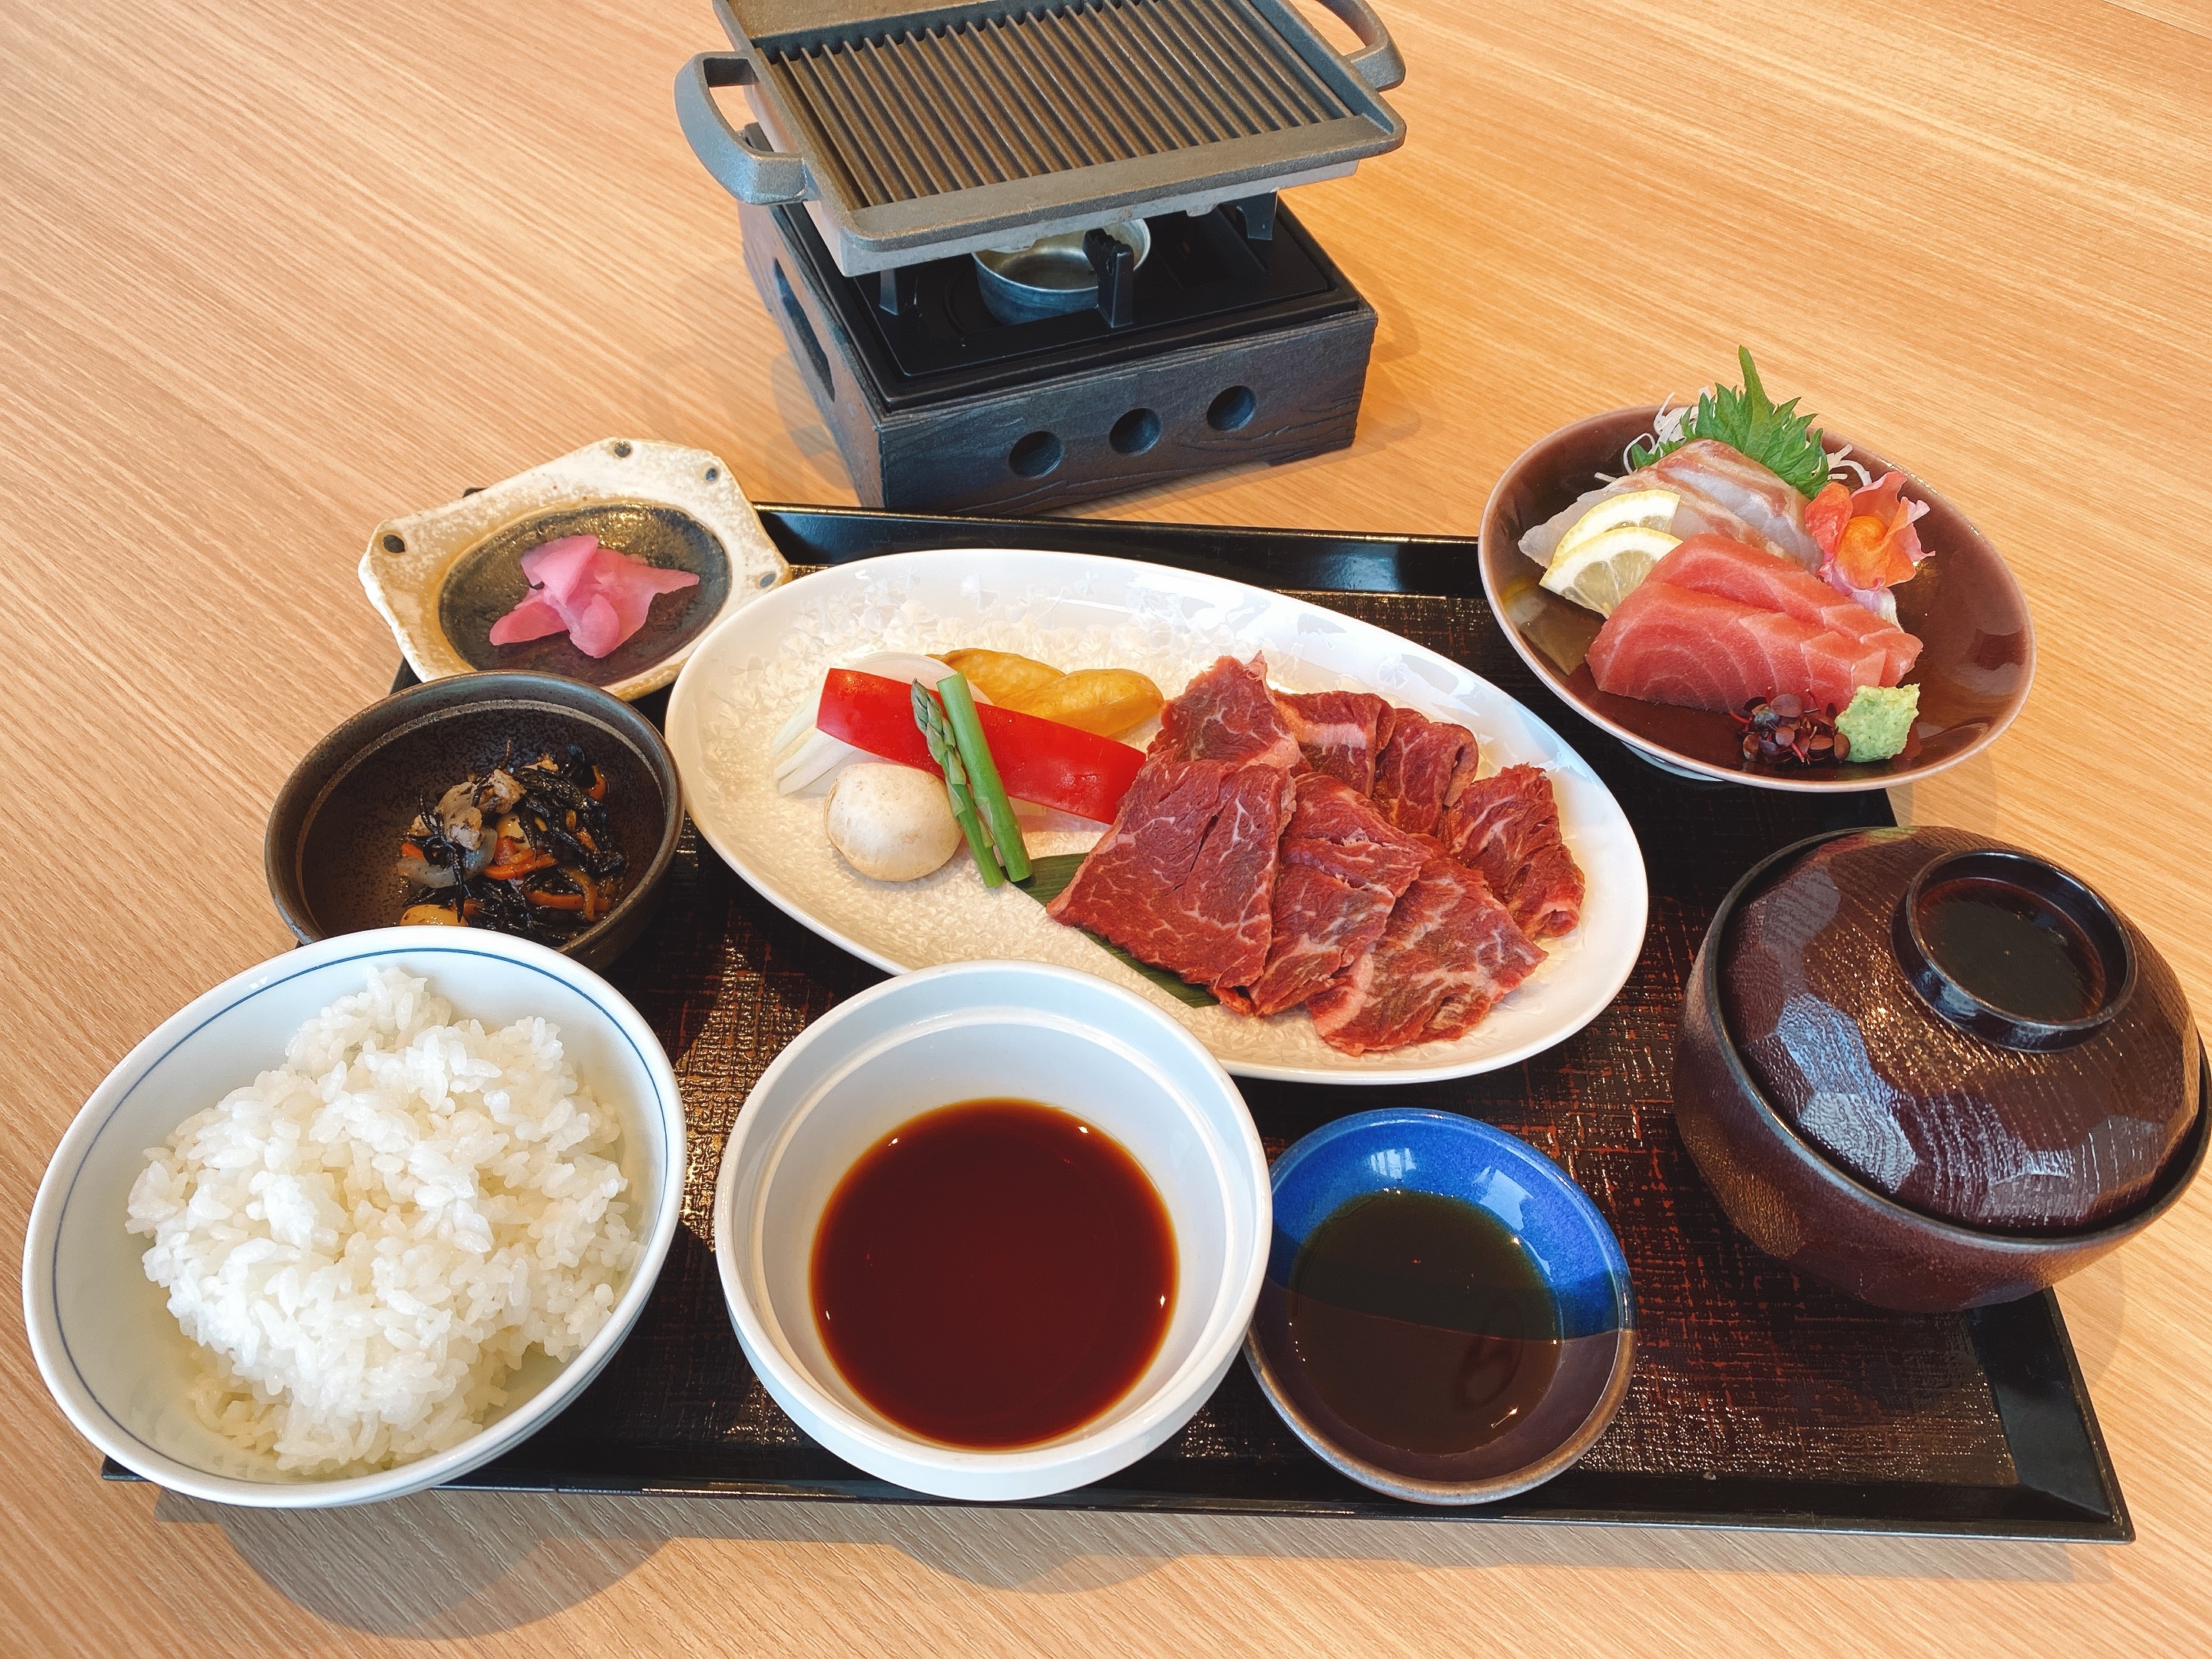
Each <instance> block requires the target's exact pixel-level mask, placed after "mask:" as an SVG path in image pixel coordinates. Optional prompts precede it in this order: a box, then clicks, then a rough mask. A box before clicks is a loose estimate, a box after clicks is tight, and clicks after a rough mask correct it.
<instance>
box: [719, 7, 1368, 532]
mask: <svg viewBox="0 0 2212 1659" xmlns="http://www.w3.org/2000/svg"><path fill="white" fill-rule="evenodd" d="M1326 3H1328V4H1329V5H1330V7H1331V9H1334V10H1336V11H1337V12H1338V14H1339V15H1340V16H1342V17H1344V18H1345V19H1346V21H1347V22H1348V23H1350V24H1351V25H1352V28H1353V30H1354V32H1355V33H1358V36H1359V37H1360V40H1361V41H1362V42H1363V45H1362V49H1361V50H1360V51H1359V52H1357V53H1355V54H1353V55H1352V57H1350V58H1345V57H1341V56H1340V55H1339V54H1338V53H1337V52H1335V51H1334V49H1333V48H1331V47H1330V46H1328V44H1327V43H1326V42H1325V41H1323V40H1322V39H1321V38H1320V37H1319V36H1318V35H1317V34H1316V33H1314V32H1313V30H1312V29H1311V28H1310V27H1309V26H1308V25H1307V24H1306V23H1305V22H1304V20H1303V19H1302V18H1301V17H1299V15H1297V12H1295V11H1294V10H1292V9H1291V8H1290V6H1289V4H1288V3H1287V0H1056V3H1045V4H1019V3H1006V0H997V3H990V0H986V3H974V4H968V5H960V6H950V7H937V8H933V9H927V10H915V9H901V8H900V7H899V6H898V4H897V3H896V0H873V3H871V0H716V7H715V9H716V11H717V13H718V15H720V18H721V21H722V24H723V27H724V29H725V31H726V33H728V35H729V37H730V40H731V41H732V45H733V46H734V47H735V50H734V51H732V52H709V53H703V54H702V55H701V56H700V57H698V58H694V59H693V60H692V61H691V62H690V64H687V65H686V66H685V69H684V72H683V73H682V74H681V75H680V76H678V80H677V88H676V91H677V108H678V116H679V118H680V119H681V121H682V123H683V126H684V132H685V135H686V136H687V137H689V138H690V142H691V145H692V148H693V149H694V150H695V152H696V154H697V155H698V156H699V158H700V160H701V161H702V162H703V163H704V164H705V165H706V166H707V167H708V170H709V172H711V173H713V174H714V177H715V178H716V179H718V180H719V181H720V183H721V184H722V185H724V186H725V187H726V189H728V190H729V191H730V192H731V194H732V195H733V196H735V197H737V198H738V202H739V203H740V204H741V207H740V220H741V224H742V227H743V232H744V248H745V259H746V264H747V266H748V268H749V269H750V271H751V273H752V276H753V278H754V280H755V282H756V283H757V284H758V286H759V288H760V290H761V294H762V295H763V299H764V300H765V301H767V304H768V307H769V313H770V314H771V315H772V316H774V317H775V319H776V321H777V323H778V325H779V326H780V327H781V330H782V331H783V333H784V335H785V337H787V340H788V341H789V342H790V343H791V347H792V350H793V356H794V358H795V359H796V360H797V362H798V363H799V368H800V373H801V374H802V376H803V377H804V378H805V380H806V383H807V386H808V390H809V392H811V394H812V396H813V398H814V400H815V402H816V404H817V406H818V407H819V408H820V410H821V411H822V414H823V419H824V420H825V421H826V422H828V423H829V428H830V430H831V431H832V432H833V433H834V434H835V435H836V439H837V442H838V446H839V447H840V449H841V451H842V453H843V454H844V456H845V459H846V462H847V464H848V466H849V468H850V469H851V471H852V473H853V477H854V485H855V488H856V489H858V491H859V493H860V495H861V497H862V499H863V500H864V501H867V502H868V503H869V504H871V505H873V506H879V507H906V508H917V509H919V508H944V507H969V508H975V507H1007V508H1017V507H1018V508H1020V509H1023V510H1036V509H1037V508H1039V507H1048V506H1054V505H1060V504H1063V503H1066V502H1070V501H1079V500H1081V499H1084V498H1085V497H1087V496H1091V495H1102V494H1105V493H1108V492H1109V491H1113V490H1117V489H1128V488H1131V487H1133V486H1134V485H1136V484H1139V483H1149V482H1153V481H1157V480H1159V479H1163V478H1168V477H1176V476H1179V475H1181V474H1184V473H1188V472H1193V471H1201V470H1204V469H1206V468H1209V467H1214V466H1222V465H1232V464H1236V463H1239V462H1243V461H1248V460H1269V461H1280V460H1287V459H1292V458H1293V457H1296V456H1300V455H1308V454H1313V453H1318V452H1320V451H1322V450H1326V449H1331V448H1336V447H1342V446H1343V445H1345V444H1347V443H1349V442H1350V441H1352V432H1353V428H1354V427H1355V425H1356V423H1357V419H1358V406H1359V398H1360V393H1361V390H1362V388H1363V386H1364V382H1365V378H1366V368H1367V359H1368V353H1369V349H1370V346H1371V344H1372V342H1373V338H1374V331H1375V313H1374V311H1373V309H1372V308H1371V307H1369V306H1368V304H1367V303H1366V301H1364V300H1363V299H1361V298H1360V296H1359V295H1358V291H1357V290H1356V289H1353V288H1352V285H1351V283H1349V282H1348V281H1346V278H1345V276H1344V275H1343V273H1342V272H1340V270H1337V269H1336V267H1335V265H1334V264H1333V263H1332V262H1331V261H1330V260H1329V258H1328V256H1327V254H1325V253H1324V252H1322V250H1321V248H1320V247H1319V246H1318V245H1317V244H1316V243H1315V242H1314V240H1312V238H1311V237H1310V235H1309V234H1307V233H1306V232H1305V231H1304V228H1303V227H1301V226H1300V225H1299V224H1298V223H1297V221H1296V220H1295V219H1294V218H1293V217H1292V216H1291V215H1290V214H1289V213H1288V212H1287V211H1286V210H1281V209H1279V207H1278V205H1277V202H1276V192H1277V191H1279V190H1282V189H1285V188H1287V187H1289V186H1291V185H1298V184H1304V183H1308V182H1310V181H1312V180H1314V179H1325V178H1332V177H1338V176H1340V175H1342V174H1344V173H1349V172H1350V171H1352V168H1353V167H1356V166H1357V165H1358V162H1359V161H1361V160H1362V159H1364V158H1365V157H1366V156H1369V155H1377V154H1380V153H1381V152H1383V151H1384V150H1387V149H1393V148H1395V146H1396V145H1397V144H1399V143H1401V142H1402V141H1403V139H1404V136H1405V125H1404V123H1403V122H1402V121H1401V120H1400V119H1399V118H1398V117H1397V115H1396V114H1395V112H1393V111H1392V110H1391V109H1390V108H1389V106H1388V105H1387V104H1385V103H1384V102H1383V100H1382V99H1381V98H1380V97H1379V96H1378V95H1377V93H1378V92H1379V91H1380V90H1381V89H1383V88H1388V87H1390V86H1395V84H1397V82H1398V81H1399V80H1401V79H1402V78H1403V73H1404V71H1403V67H1402V65H1401V62H1400V60H1399V58H1398V55H1397V52H1396V49H1395V46H1393V45H1392V44H1391V41H1390V39H1389V33H1388V32H1387V31H1386V30H1385V29H1384V28H1383V24H1382V22H1381V21H1380V20H1379V19H1378V18H1376V16H1375V15H1374V14H1373V12H1372V11H1370V9H1368V8H1367V6H1366V4H1365V0H1326ZM716 88H742V89H743V91H744V98H745V101H746V104H747V106H748V107H749V111H750V115H751V117H752V118H751V120H750V121H748V122H745V123H744V125H733V124H732V121H731V120H730V118H728V117H727V116H726V114H725V112H724V111H723V109H722V107H721V106H720V105H719V104H717V103H716V102H715V100H714V96H713V93H714V89H716Z"/></svg>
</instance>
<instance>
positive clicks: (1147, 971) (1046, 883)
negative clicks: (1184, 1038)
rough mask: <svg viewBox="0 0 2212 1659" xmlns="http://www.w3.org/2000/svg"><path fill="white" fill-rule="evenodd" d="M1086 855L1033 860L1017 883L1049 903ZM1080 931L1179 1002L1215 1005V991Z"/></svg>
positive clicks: (1198, 1005) (1068, 881) (1199, 1005)
mask: <svg viewBox="0 0 2212 1659" xmlns="http://www.w3.org/2000/svg"><path fill="white" fill-rule="evenodd" d="M1085 856H1086V855H1085V854H1081V853H1055V854H1053V855H1052V856H1051V857H1049V858H1042V859H1031V860H1030V878H1029V879H1028V880H1027V881H1018V882H1016V883H1015V884H1014V885H1016V886H1017V887H1018V888H1020V889H1021V890H1022V891H1024V893H1027V894H1028V895H1029V896H1030V897H1031V898H1033V899H1035V900H1036V902H1038V903H1039V904H1049V903H1051V902H1053V900H1054V899H1056V898H1058V897H1059V896H1060V894H1061V893H1062V892H1063V891H1065V890H1066V887H1067V884H1068V883H1070V882H1071V881H1073V880H1074V879H1075V872H1077V871H1078V870H1079V869H1081V868H1082V867H1083V860H1084V859H1085ZM1078 931H1079V932H1080V933H1083V934H1084V935H1085V937H1087V938H1088V939H1091V942H1092V943H1093V944H1095V945H1097V947H1098V948H1099V949H1100V950H1102V951H1105V952H1106V954H1107V955H1108V956H1109V957H1115V959H1116V960H1118V961H1121V962H1124V963H1127V964H1128V965H1129V966H1130V967H1132V968H1133V969H1136V970H1137V971H1138V972H1139V973H1140V974H1142V975H1144V976H1145V977H1146V979H1148V980H1150V981H1152V983H1153V984H1155V985H1157V986H1158V987H1160V989H1162V990H1163V991H1165V992H1166V993H1167V994H1169V995H1170V996H1171V997H1173V998H1174V999H1175V1000H1176V1001H1177V1002H1182V1003H1187V1004H1188V1005H1189V1006H1191V1007H1193V1008H1211V1007H1212V1006H1213V1004H1214V1001H1215V998H1214V994H1213V993H1212V992H1211V991H1209V990H1207V989H1206V987H1203V986H1200V985H1191V984H1188V983H1186V982H1185V981H1182V980H1180V979H1177V978H1176V976H1175V975H1173V974H1171V973H1170V972H1168V970H1167V969H1164V968H1155V967H1153V966H1152V963H1149V962H1139V961H1138V960H1137V959H1136V957H1133V956H1131V955H1130V954H1129V953H1128V952H1127V951H1124V950H1123V949H1122V948H1121V946H1120V945H1109V944H1108V943H1107V942H1106V941H1105V940H1104V939H1100V938H1099V937H1098V935H1097V934H1096V933H1092V932H1091V930H1090V929H1089V928H1088V927H1085V928H1079V929H1078Z"/></svg>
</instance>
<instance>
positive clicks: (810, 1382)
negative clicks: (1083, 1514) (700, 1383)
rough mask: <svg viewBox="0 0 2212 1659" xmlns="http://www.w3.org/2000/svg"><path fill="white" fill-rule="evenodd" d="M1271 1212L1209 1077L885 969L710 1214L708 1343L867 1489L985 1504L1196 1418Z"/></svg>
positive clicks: (1142, 1028)
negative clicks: (716, 1338)
mask: <svg viewBox="0 0 2212 1659" xmlns="http://www.w3.org/2000/svg"><path fill="white" fill-rule="evenodd" d="M1271 1218H1272V1208H1271V1203H1270V1198H1269V1192H1268V1182H1267V1157H1266V1154H1265V1153H1264V1152H1262V1151H1261V1146H1260V1139H1259V1136H1258V1134H1257V1133H1255V1131H1254V1129H1253V1127H1252V1121H1251V1118H1250V1116H1249V1114H1248V1113H1247V1112H1246V1110H1245V1109H1244V1103H1243V1097H1241V1096H1240V1095H1238V1093H1237V1087H1236V1085H1235V1084H1233V1083H1232V1082H1231V1080H1230V1079H1229V1075H1228V1073H1225V1072H1224V1071H1223V1070H1222V1068H1221V1066H1220V1065H1219V1063H1218V1062H1217V1061H1216V1060H1214V1059H1213V1058H1212V1055H1210V1054H1207V1053H1206V1050H1205V1048H1203V1047H1201V1046H1200V1044H1199V1042H1197V1041H1196V1040H1195V1039H1194V1038H1193V1037H1192V1036H1190V1035H1189V1034H1188V1032H1186V1031H1185V1030H1183V1029H1182V1027H1181V1026H1180V1025H1178V1024H1176V1022H1175V1021H1174V1020H1172V1019H1171V1018H1168V1017H1167V1016H1166V1015H1165V1014H1164V1013H1162V1012H1159V1011H1158V1010H1157V1009H1155V1008H1153V1007H1152V1006H1151V1005H1149V1004H1148V1003H1146V1002H1145V1001H1144V1000H1141V999H1139V998H1138V997H1135V996H1133V995H1131V994H1129V993H1127V991H1124V990H1121V988H1120V987H1116V986H1113V985H1109V983H1107V982H1106V981H1103V980H1101V979H1097V978H1094V977H1092V976H1091V975H1088V974H1081V973H1077V972H1074V971H1073V970H1071V969H1063V968H1049V967H1043V966H1041V965H1039V964H1036V963H1007V962H975V963H955V964H951V965H950V966H946V967H942V968H934V969H926V970H924V971H921V972H919V973H914V974H908V975H903V976H902V977H900V978H897V979H894V980H890V981H886V982H885V983H884V984H882V985H878V986H877V987H873V988H872V989H871V990H868V991H866V992H864V993H862V994H860V996H857V997H855V998H854V999H853V1000H850V1001H849V1002H846V1003H843V1004H841V1005H840V1006H838V1007H837V1008H836V1009H835V1010H833V1011H832V1012H830V1013H829V1015H828V1016H827V1017H825V1018H823V1019H821V1020H819V1021H817V1022H816V1023H815V1024H813V1025H811V1026H810V1027H809V1028H808V1029H807V1030H805V1032H804V1033H803V1034H802V1035H801V1036H799V1039H798V1040H797V1041H796V1042H793V1043H792V1044H791V1046H790V1047H789V1048H786V1049H785V1050H784V1051H783V1053H782V1054H779V1055H778V1056H777V1057H776V1059H775V1062H774V1063H773V1064H772V1065H771V1066H769V1069H768V1070H767V1071H766V1072H765V1073H763V1075H762V1077H761V1080H760V1082H759V1083H758V1084H757V1085H755V1086H754V1089H753V1091H752V1093H751V1095H750V1097H749V1098H748V1099H747V1101H746V1103H745V1107H744V1111H743V1112H742V1113H741V1114H740V1115H739V1116H738V1123H737V1127H736V1129H735V1130H734V1131H733V1133H732V1134H731V1137H730V1141H729V1145H728V1146H727V1148H726V1150H725V1152H724V1153H723V1158H722V1168H721V1175H720V1181H719V1182H718V1183H717V1186H716V1189H715V1195H714V1225H715V1255H716V1259H717V1261H718V1263H719V1265H720V1271H721V1276H722V1289H723V1293H724V1295H725V1296H726V1297H727V1299H728V1301H729V1304H730V1317H731V1322H732V1324H733V1325H734V1326H735V1327H736V1329H737V1334H738V1342H739V1343H740V1344H741V1345H742V1346H743V1347H744V1352H745V1358H747V1359H748V1360H749V1361H750V1363H751V1364H752V1367H753V1370H754V1371H755V1372H756V1374H757V1375H758V1376H759V1377H760V1379H761V1382H762V1383H763V1385H764V1386H765V1387H766V1388H767V1389H768V1391H769V1395H771V1396H772V1397H773V1398H774V1399H775V1401H776V1403H777V1404H778V1405H780V1406H781V1407H783V1409H784V1410H785V1412H787V1413H788V1414H789V1415H790V1416H791V1418H792V1419H793V1421H794V1422H796V1423H797V1424H798V1425H799V1427H800V1428H802V1429H804V1430H805V1431H806V1432H807V1433H808V1434H810V1435H811V1436H813V1437H815V1438H816V1439H817V1440H818V1441H820V1442H821V1443H823V1445H825V1446H827V1447H828V1448H829V1449H830V1450H831V1451H833V1452H835V1453H836V1454H837V1455H839V1456H840V1457H842V1458H844V1459H845V1460H846V1461H847V1462H850V1463H853V1464H854V1465H856V1466H858V1467H859V1468H861V1469H862V1470H864V1471H866V1473H867V1474H872V1475H874V1476H876V1477H877V1478H878V1479H880V1480H888V1481H891V1482H895V1483H896V1484H897V1485H900V1486H908V1487H911V1488H913V1489H914V1490H916V1491H919V1492H927V1493H930V1494H932V1495H933V1496H936V1497H940V1498H968V1499H985V1500H998V1501H1002V1502H1003V1501H1011V1500H1018V1499H1023V1498H1037V1497H1042V1496H1044V1495H1045V1494H1047V1493H1050V1492H1064V1491H1066V1490H1068V1489H1070V1488H1072V1487H1075V1486H1084V1485H1086V1484H1088V1483H1090V1482H1091V1481H1094V1480H1101V1479H1103V1478H1104V1477H1105V1476H1107V1475H1109V1474H1113V1473H1114V1472H1115V1470H1117V1469H1120V1468H1124V1467H1126V1466H1127V1465H1128V1464H1129V1463H1132V1462H1135V1461H1136V1460H1137V1459H1138V1458H1139V1457H1142V1456H1144V1455H1146V1453H1147V1452H1150V1451H1152V1450H1153V1449H1156V1448H1157V1447H1158V1446H1159V1445H1161V1444H1162V1443H1164V1442H1165V1441H1166V1440H1167V1439H1168V1438H1169V1437H1170V1436H1172V1435H1173V1434H1174V1433H1175V1432H1176V1431H1177V1430H1178V1429H1180V1428H1182V1425H1184V1424H1185V1423H1186V1422H1188V1420H1189V1419H1190V1418H1191V1416H1192V1415H1193V1414H1194V1413H1195V1412H1196V1411H1197V1410H1198V1408H1199V1407H1200V1406H1201V1405H1203V1404H1204V1403H1205V1402H1206V1398H1207V1397H1208V1396H1209V1395H1211V1394H1212V1392H1213V1390H1214V1389H1215V1387H1216V1386H1217V1385H1218V1383H1220V1381H1221V1378H1222V1376H1223V1374H1224V1373H1225V1371H1226V1370H1228V1368H1229V1366H1230V1364H1231V1362H1232V1361H1233V1360H1234V1359H1235V1358H1236V1355H1237V1350H1238V1347H1239V1346H1240V1345H1241V1344H1242V1342H1243V1334H1244V1329H1245V1327H1246V1325H1247V1324H1248V1323H1249V1321H1250V1319H1251V1316H1252V1309H1253V1304H1254V1303H1255V1301H1256V1299H1257V1298H1258V1296H1259V1291H1260V1285H1261V1279H1262V1277H1263V1275H1264V1273H1265V1272H1266V1267H1267V1249H1268V1243H1269V1236H1270V1233H1269V1230H1270V1225H1271Z"/></svg>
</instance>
